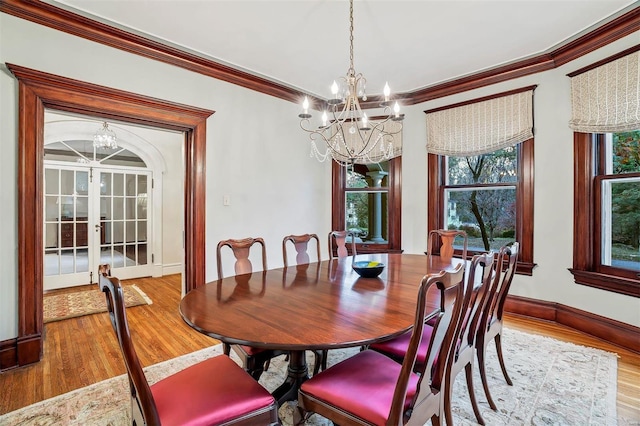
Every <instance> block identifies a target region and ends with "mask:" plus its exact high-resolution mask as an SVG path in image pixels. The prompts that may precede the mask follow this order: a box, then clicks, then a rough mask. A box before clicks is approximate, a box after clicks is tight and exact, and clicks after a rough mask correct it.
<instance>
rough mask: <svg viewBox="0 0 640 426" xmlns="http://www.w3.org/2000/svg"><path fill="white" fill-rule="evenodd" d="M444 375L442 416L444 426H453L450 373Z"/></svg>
mask: <svg viewBox="0 0 640 426" xmlns="http://www.w3.org/2000/svg"><path fill="white" fill-rule="evenodd" d="M445 374H446V377H445V379H444V398H443V399H444V401H443V404H442V413H443V414H444V420H445V424H446V425H447V426H453V413H452V412H451V393H452V389H451V386H453V380H451V371H447V372H446V373H445Z"/></svg>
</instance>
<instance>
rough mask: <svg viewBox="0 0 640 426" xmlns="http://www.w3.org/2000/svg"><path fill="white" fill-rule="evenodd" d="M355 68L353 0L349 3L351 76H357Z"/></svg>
mask: <svg viewBox="0 0 640 426" xmlns="http://www.w3.org/2000/svg"><path fill="white" fill-rule="evenodd" d="M355 73H356V71H355V68H354V66H353V0H350V1H349V75H355Z"/></svg>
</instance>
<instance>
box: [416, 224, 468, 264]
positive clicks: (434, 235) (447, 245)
mask: <svg viewBox="0 0 640 426" xmlns="http://www.w3.org/2000/svg"><path fill="white" fill-rule="evenodd" d="M458 237H459V238H461V239H462V253H461V256H460V257H461V258H462V259H466V258H467V241H468V238H467V233H466V232H465V231H461V230H458V229H432V230H431V231H429V234H428V235H427V253H426V254H438V255H440V256H442V257H452V256H453V253H454V251H455V249H454V246H453V245H454V242H455V240H456V238H458Z"/></svg>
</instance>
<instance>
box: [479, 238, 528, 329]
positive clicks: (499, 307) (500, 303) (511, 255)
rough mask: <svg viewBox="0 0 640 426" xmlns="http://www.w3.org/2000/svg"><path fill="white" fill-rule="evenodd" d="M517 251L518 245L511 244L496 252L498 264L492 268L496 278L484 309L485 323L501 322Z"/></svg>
mask: <svg viewBox="0 0 640 426" xmlns="http://www.w3.org/2000/svg"><path fill="white" fill-rule="evenodd" d="M519 250H520V243H518V242H512V243H509V244H507V245H505V246H503V247H502V248H501V249H500V251H499V252H498V262H497V263H496V267H495V268H494V269H495V270H496V277H495V279H494V284H493V287H494V288H492V289H491V295H490V298H491V300H490V301H489V306H488V308H487V309H486V312H487V314H486V315H487V321H488V320H489V319H493V320H497V321H502V314H503V312H504V303H505V301H506V300H507V294H509V288H510V287H511V282H512V281H513V277H514V276H515V274H516V268H517V266H518V251H519ZM505 263H506V268H505Z"/></svg>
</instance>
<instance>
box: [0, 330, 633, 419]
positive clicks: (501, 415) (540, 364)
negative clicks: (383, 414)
mask: <svg viewBox="0 0 640 426" xmlns="http://www.w3.org/2000/svg"><path fill="white" fill-rule="evenodd" d="M504 334H505V335H504V337H503V345H504V349H505V350H506V353H505V358H506V362H507V369H508V370H509V373H510V375H511V378H512V380H513V383H514V386H508V385H507V384H506V382H505V381H504V378H503V377H502V372H501V371H500V367H499V365H498V362H497V357H496V355H495V349H489V350H488V358H489V360H488V365H487V370H488V375H489V386H490V389H491V390H492V394H493V397H494V400H495V401H496V404H497V405H498V411H495V412H494V411H492V410H491V409H490V408H489V406H488V404H487V402H486V400H485V397H484V394H483V392H482V385H480V386H479V387H477V388H476V395H477V398H478V400H479V403H480V409H481V411H482V415H483V416H484V420H485V422H486V424H487V425H491V426H496V425H509V426H511V425H581V426H582V425H605V426H609V425H616V424H618V425H630V424H636V421H637V419H617V418H616V380H617V379H616V378H617V359H616V355H615V354H612V353H608V352H604V351H601V350H598V349H593V348H588V347H583V346H577V345H574V344H571V343H564V342H560V341H557V340H554V339H551V338H547V337H543V336H537V335H531V334H528V333H522V332H519V331H515V330H509V329H507V330H505V332H504ZM356 352H357V349H345V350H334V351H330V352H329V365H333V364H335V363H336V362H339V361H340V360H341V359H344V358H346V357H349V356H351V355H353V354H355V353H356ZM221 353H222V350H221V346H220V345H217V346H214V347H211V348H207V349H203V350H201V351H197V352H194V353H191V354H188V355H185V356H182V357H178V358H175V359H173V360H169V361H166V362H162V363H159V364H156V365H152V366H150V367H147V368H145V373H146V375H147V378H148V380H149V381H150V382H151V383H155V382H157V381H158V380H160V379H162V378H163V377H166V376H167V375H169V374H173V373H175V372H176V371H179V370H181V369H183V368H185V367H187V366H189V365H192V364H193V363H196V362H198V361H201V360H203V359H206V358H208V357H211V356H217V355H220V354H221ZM236 361H237V360H236ZM308 361H309V363H310V364H313V356H312V355H309V356H308ZM285 370H286V362H285V361H284V357H279V358H276V359H274V360H273V361H272V363H271V367H270V368H269V370H268V371H267V372H265V373H264V374H263V376H262V377H261V378H260V383H261V384H262V385H264V386H265V387H266V388H267V389H269V390H273V389H275V388H276V387H277V386H278V384H280V383H281V381H282V380H283V377H284V372H285ZM475 380H476V383H477V384H480V378H479V376H476V377H475ZM453 393H454V396H453V401H454V407H453V415H454V420H455V424H456V425H461V426H467V425H476V424H477V423H476V422H475V417H474V415H473V411H472V409H471V405H470V403H469V402H468V399H469V396H468V394H467V389H466V383H465V380H464V374H460V375H458V377H457V379H456V381H455V384H454V390H453ZM129 409H130V400H129V390H128V385H127V380H126V377H125V376H119V377H115V378H113V379H109V380H106V381H103V382H100V383H96V384H95V385H91V386H88V387H86V388H82V389H78V390H75V391H72V392H70V393H67V394H64V395H61V396H58V397H55V398H52V399H49V400H46V401H42V402H39V403H37V404H34V405H31V406H28V407H25V408H22V409H20V410H17V411H14V412H11V413H8V414H5V415H2V416H0V424H2V425H88V424H91V425H130V424H131V421H130V420H129ZM293 409H294V406H293V405H292V404H285V405H283V406H282V407H281V408H280V417H281V420H282V423H283V425H290V424H291V420H292V413H293V411H292V410H293ZM307 424H308V425H330V424H331V423H330V422H329V421H328V420H326V419H324V418H322V417H320V416H318V415H313V416H311V418H310V419H309V421H308V422H307Z"/></svg>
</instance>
